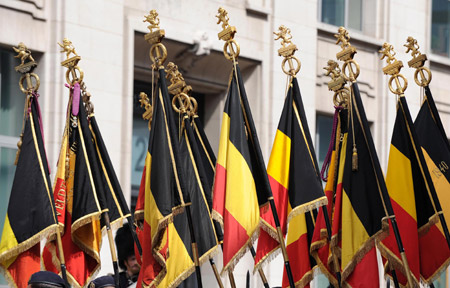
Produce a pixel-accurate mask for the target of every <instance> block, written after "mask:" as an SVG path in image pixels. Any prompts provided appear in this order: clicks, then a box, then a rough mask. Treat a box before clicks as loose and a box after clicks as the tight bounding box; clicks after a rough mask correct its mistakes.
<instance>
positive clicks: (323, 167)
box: [320, 106, 344, 182]
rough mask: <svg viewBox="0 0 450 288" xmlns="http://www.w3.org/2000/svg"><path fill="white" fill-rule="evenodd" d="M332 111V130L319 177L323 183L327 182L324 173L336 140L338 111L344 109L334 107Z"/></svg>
mask: <svg viewBox="0 0 450 288" xmlns="http://www.w3.org/2000/svg"><path fill="white" fill-rule="evenodd" d="M334 109H335V110H334V117H333V130H332V131H331V140H330V145H329V146H328V152H327V155H326V156H325V160H324V161H323V165H322V170H320V177H321V178H322V180H323V181H325V182H327V181H328V173H327V175H325V172H327V171H328V168H329V166H330V161H331V154H332V152H333V148H334V143H335V139H336V129H337V122H338V115H339V111H341V110H342V109H344V107H342V106H334Z"/></svg>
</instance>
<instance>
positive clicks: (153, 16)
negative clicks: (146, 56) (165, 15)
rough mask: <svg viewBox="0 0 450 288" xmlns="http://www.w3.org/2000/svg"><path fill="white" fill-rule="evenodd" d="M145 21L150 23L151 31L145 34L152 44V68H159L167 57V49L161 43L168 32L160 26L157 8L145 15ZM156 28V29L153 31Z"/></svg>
mask: <svg viewBox="0 0 450 288" xmlns="http://www.w3.org/2000/svg"><path fill="white" fill-rule="evenodd" d="M144 17H145V19H144V21H143V22H147V23H149V24H150V25H148V26H147V28H148V29H149V30H150V32H149V33H147V34H145V40H146V41H147V42H148V43H149V44H150V45H152V46H151V48H150V59H151V60H152V62H153V65H152V68H153V69H154V70H158V69H159V68H160V67H162V65H163V64H164V62H165V61H166V59H167V49H166V47H165V46H164V45H163V44H162V43H161V41H162V39H163V38H164V37H165V35H166V32H165V31H164V30H163V29H160V28H159V23H160V21H159V18H158V12H156V10H154V9H153V10H151V11H150V12H149V14H148V15H145V16H144ZM153 30H155V31H153Z"/></svg>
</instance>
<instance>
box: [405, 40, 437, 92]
mask: <svg viewBox="0 0 450 288" xmlns="http://www.w3.org/2000/svg"><path fill="white" fill-rule="evenodd" d="M403 46H405V47H406V53H409V52H410V51H411V56H412V57H413V58H412V59H411V60H409V61H408V66H409V67H411V68H416V72H414V81H415V82H416V84H417V85H419V86H421V87H425V86H428V84H430V82H431V71H430V69H428V68H427V67H425V66H424V65H425V62H426V61H427V55H425V54H422V53H420V51H419V48H420V47H419V44H417V40H416V39H414V38H413V37H411V36H409V37H408V38H407V39H406V44H405V45H403ZM425 74H426V75H425ZM419 76H420V79H419Z"/></svg>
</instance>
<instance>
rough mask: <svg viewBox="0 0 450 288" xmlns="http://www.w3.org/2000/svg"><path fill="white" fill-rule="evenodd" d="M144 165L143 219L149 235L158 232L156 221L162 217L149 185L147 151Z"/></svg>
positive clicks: (149, 156)
mask: <svg viewBox="0 0 450 288" xmlns="http://www.w3.org/2000/svg"><path fill="white" fill-rule="evenodd" d="M145 167H147V168H146V169H147V171H146V172H145V183H146V184H145V204H144V207H145V209H144V219H145V221H146V222H147V223H148V224H149V225H150V227H151V237H152V239H154V236H155V235H156V233H157V232H158V229H157V227H158V223H159V221H160V220H162V219H163V216H162V214H161V212H160V211H159V209H158V206H157V205H156V201H155V198H153V193H152V191H151V189H150V187H151V167H152V155H151V154H150V153H148V152H147V157H146V158H145Z"/></svg>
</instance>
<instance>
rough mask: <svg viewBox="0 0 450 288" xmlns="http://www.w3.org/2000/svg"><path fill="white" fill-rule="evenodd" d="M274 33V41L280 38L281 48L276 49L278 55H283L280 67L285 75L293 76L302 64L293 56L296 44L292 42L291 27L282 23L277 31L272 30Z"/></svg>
mask: <svg viewBox="0 0 450 288" xmlns="http://www.w3.org/2000/svg"><path fill="white" fill-rule="evenodd" d="M273 34H275V41H276V40H279V39H281V46H282V47H281V48H280V49H278V55H279V56H282V57H284V59H283V61H282V62H281V69H283V72H284V73H285V74H287V75H290V76H292V77H295V75H297V73H298V72H299V71H300V68H301V66H302V64H301V62H300V60H298V58H297V57H295V56H294V54H295V51H297V50H298V49H297V46H296V45H295V44H293V43H292V41H291V39H292V35H291V29H289V28H287V27H286V26H284V25H281V26H280V27H278V32H273ZM294 60H295V62H296V63H297V67H295V65H294ZM286 63H288V65H289V68H286Z"/></svg>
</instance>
